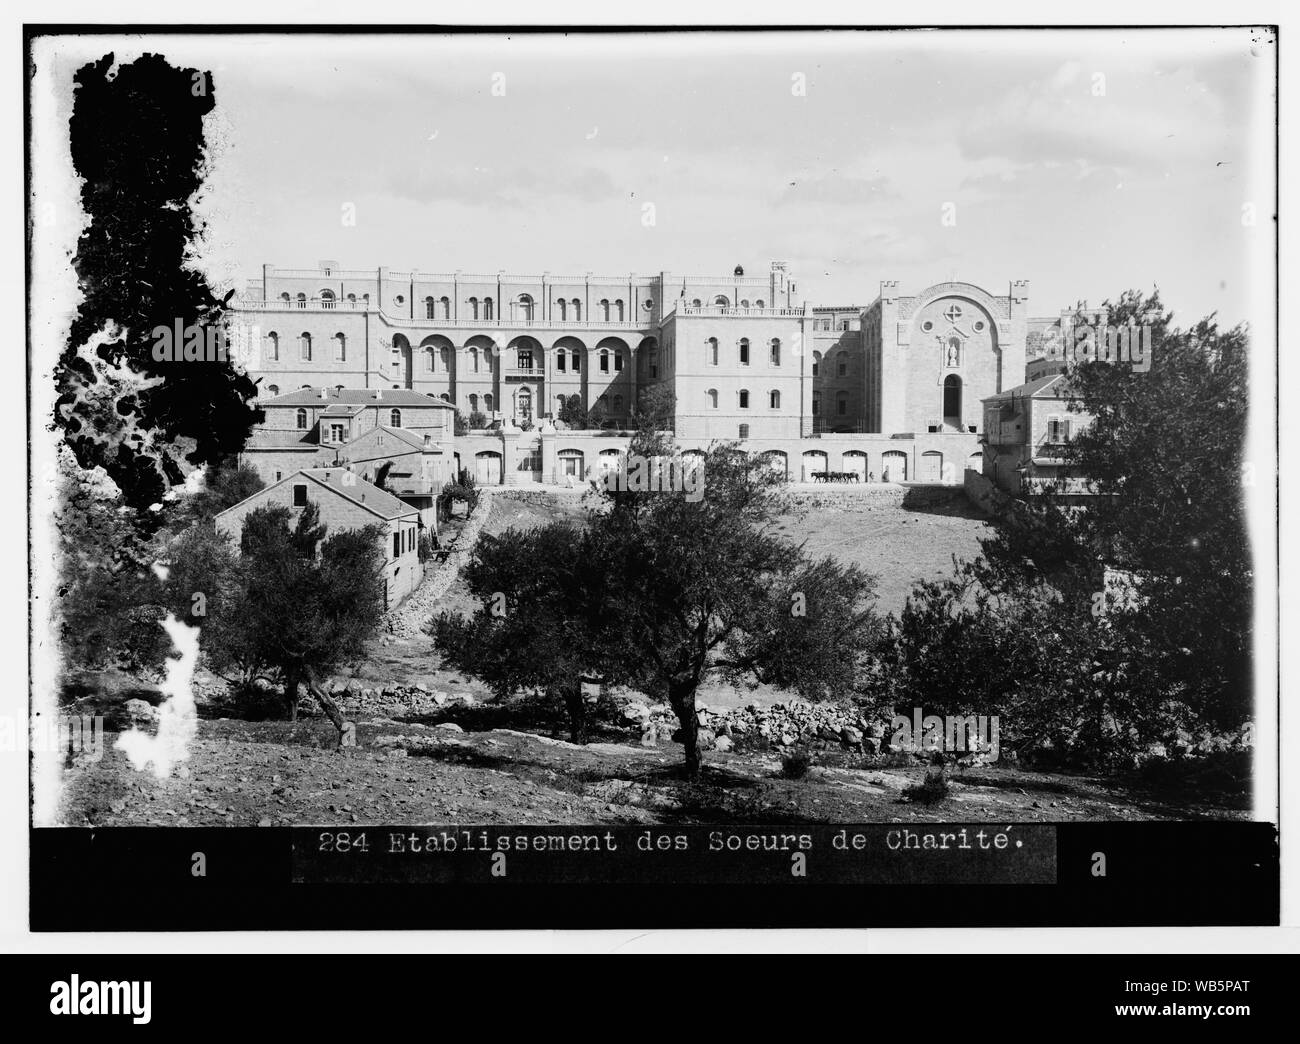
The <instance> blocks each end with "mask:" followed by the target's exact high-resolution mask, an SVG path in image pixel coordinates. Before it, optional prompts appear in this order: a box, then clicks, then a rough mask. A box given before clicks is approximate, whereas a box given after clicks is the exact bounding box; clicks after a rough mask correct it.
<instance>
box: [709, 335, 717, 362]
mask: <svg viewBox="0 0 1300 1044" xmlns="http://www.w3.org/2000/svg"><path fill="white" fill-rule="evenodd" d="M707 343H708V345H709V365H710V366H717V365H718V339H717V338H716V337H710V338H709V340H708V342H707Z"/></svg>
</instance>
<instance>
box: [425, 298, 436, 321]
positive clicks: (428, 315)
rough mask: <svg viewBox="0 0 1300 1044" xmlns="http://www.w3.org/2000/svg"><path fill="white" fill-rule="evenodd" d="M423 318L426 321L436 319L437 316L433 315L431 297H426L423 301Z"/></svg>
mask: <svg viewBox="0 0 1300 1044" xmlns="http://www.w3.org/2000/svg"><path fill="white" fill-rule="evenodd" d="M424 317H425V318H426V319H436V318H437V316H436V315H434V311H433V298H432V297H426V298H425V299H424Z"/></svg>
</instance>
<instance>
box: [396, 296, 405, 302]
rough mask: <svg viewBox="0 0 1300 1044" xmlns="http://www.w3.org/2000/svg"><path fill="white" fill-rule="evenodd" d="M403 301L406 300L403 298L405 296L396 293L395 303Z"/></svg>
mask: <svg viewBox="0 0 1300 1044" xmlns="http://www.w3.org/2000/svg"><path fill="white" fill-rule="evenodd" d="M405 301H406V298H405V297H403V296H402V295H401V294H398V295H397V303H398V304H403V303H404V302H405Z"/></svg>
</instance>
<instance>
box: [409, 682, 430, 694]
mask: <svg viewBox="0 0 1300 1044" xmlns="http://www.w3.org/2000/svg"><path fill="white" fill-rule="evenodd" d="M411 688H413V689H414V690H415V691H416V692H421V693H424V695H426V696H428V695H429V686H427V685H425V684H424V682H416V683H415V684H414V685H412V686H411Z"/></svg>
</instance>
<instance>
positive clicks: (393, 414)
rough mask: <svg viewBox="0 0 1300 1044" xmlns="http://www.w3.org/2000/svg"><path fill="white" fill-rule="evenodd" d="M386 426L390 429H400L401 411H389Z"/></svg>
mask: <svg viewBox="0 0 1300 1044" xmlns="http://www.w3.org/2000/svg"><path fill="white" fill-rule="evenodd" d="M388 426H389V427H390V428H400V427H401V426H402V411H401V410H389V411H388Z"/></svg>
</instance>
